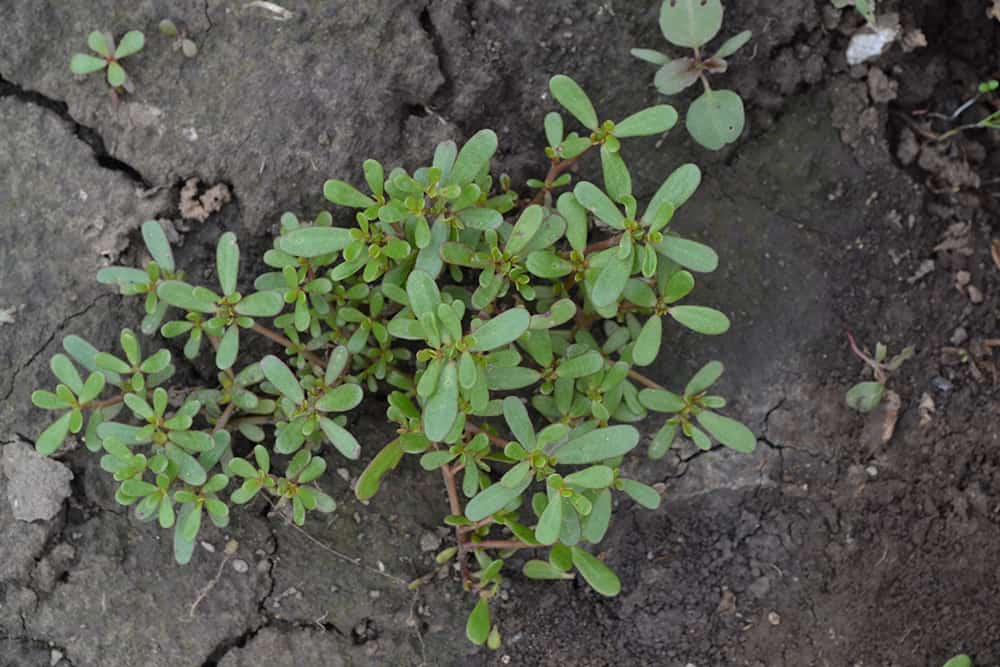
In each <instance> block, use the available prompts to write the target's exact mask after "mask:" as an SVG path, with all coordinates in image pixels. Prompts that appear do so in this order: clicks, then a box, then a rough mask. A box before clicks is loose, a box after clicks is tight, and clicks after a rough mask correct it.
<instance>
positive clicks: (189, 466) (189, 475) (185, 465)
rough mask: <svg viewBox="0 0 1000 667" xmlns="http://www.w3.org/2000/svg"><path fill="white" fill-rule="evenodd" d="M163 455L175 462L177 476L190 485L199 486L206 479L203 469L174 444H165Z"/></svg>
mask: <svg viewBox="0 0 1000 667" xmlns="http://www.w3.org/2000/svg"><path fill="white" fill-rule="evenodd" d="M163 453H164V455H165V456H166V457H167V458H168V459H170V460H171V461H173V462H174V463H176V464H177V470H178V472H177V476H178V477H180V478H181V479H182V480H184V481H185V482H187V483H188V484H190V485H191V486H201V485H202V484H204V483H205V480H206V479H208V475H207V474H205V469H204V468H202V467H201V464H200V463H198V459H196V458H194V457H193V456H191V455H190V454H188V453H187V452H186V451H184V450H183V449H181V448H180V447H176V446H170V445H168V446H166V447H164V448H163Z"/></svg>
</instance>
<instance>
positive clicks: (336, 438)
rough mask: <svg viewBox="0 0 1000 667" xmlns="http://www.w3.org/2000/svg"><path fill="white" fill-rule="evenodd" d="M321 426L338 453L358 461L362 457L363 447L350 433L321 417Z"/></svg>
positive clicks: (330, 420)
mask: <svg viewBox="0 0 1000 667" xmlns="http://www.w3.org/2000/svg"><path fill="white" fill-rule="evenodd" d="M319 426H320V428H321V429H323V433H324V434H325V435H326V437H327V438H328V439H329V440H330V442H331V443H332V444H333V446H334V447H336V448H337V451H339V452H340V453H341V454H343V455H344V456H345V457H346V458H348V459H350V460H352V461H356V460H357V459H358V457H359V456H361V445H360V443H358V441H357V439H356V438H355V437H354V436H353V435H352V434H351V432H350V431H348V430H347V429H345V428H344V427H343V426H341V425H340V424H338V423H337V422H335V421H333V420H332V419H329V418H328V417H320V419H319Z"/></svg>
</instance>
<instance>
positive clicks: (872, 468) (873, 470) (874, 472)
mask: <svg viewBox="0 0 1000 667" xmlns="http://www.w3.org/2000/svg"><path fill="white" fill-rule="evenodd" d="M865 472H866V473H868V476H869V477H872V478H875V477H878V468H876V467H875V466H868V467H867V468H865Z"/></svg>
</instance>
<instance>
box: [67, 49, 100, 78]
mask: <svg viewBox="0 0 1000 667" xmlns="http://www.w3.org/2000/svg"><path fill="white" fill-rule="evenodd" d="M107 65H108V61H107V60H104V59H103V58H95V57H94V56H90V55H87V54H86V53H74V54H73V57H72V58H70V61H69V69H70V71H71V72H73V74H92V73H94V72H97V71H100V70H102V69H104V68H105V67H107Z"/></svg>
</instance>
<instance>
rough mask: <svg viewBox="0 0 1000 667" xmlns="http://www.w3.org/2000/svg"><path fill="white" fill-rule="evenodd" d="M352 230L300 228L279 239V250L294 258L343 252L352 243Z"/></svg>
mask: <svg viewBox="0 0 1000 667" xmlns="http://www.w3.org/2000/svg"><path fill="white" fill-rule="evenodd" d="M352 240H353V239H352V237H351V230H349V229H344V228H342V227H300V228H299V229H295V230H292V231H291V232H288V233H287V234H284V235H282V236H281V237H280V238H278V240H277V242H276V244H277V247H278V249H279V250H283V251H285V252H287V253H288V254H289V255H291V256H293V257H306V258H310V257H319V256H320V255H327V254H330V253H332V252H337V251H339V250H343V249H344V248H346V247H347V245H348V244H349V243H351V241H352Z"/></svg>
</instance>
